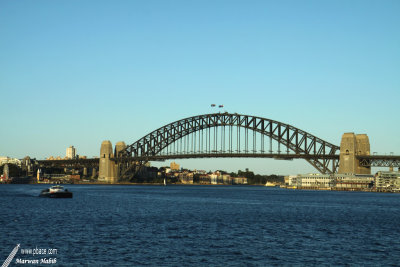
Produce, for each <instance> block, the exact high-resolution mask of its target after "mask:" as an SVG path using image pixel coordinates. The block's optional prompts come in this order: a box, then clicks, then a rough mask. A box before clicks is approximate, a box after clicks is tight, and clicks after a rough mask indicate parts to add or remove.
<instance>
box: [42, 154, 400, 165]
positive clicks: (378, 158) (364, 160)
mask: <svg viewBox="0 0 400 267" xmlns="http://www.w3.org/2000/svg"><path fill="white" fill-rule="evenodd" d="M194 158H273V159H277V160H293V159H312V158H318V159H322V160H324V159H325V160H328V159H332V160H339V155H337V154H336V155H318V156H315V155H312V154H311V155H310V154H308V155H307V154H290V153H289V154H287V153H269V154H267V153H223V152H220V153H193V154H176V155H175V154H169V155H167V154H166V155H154V156H145V157H135V158H133V157H131V158H125V157H123V158H114V159H112V160H113V161H115V162H119V163H123V162H134V161H164V160H170V159H194ZM357 158H358V159H359V160H360V165H361V166H371V167H399V168H400V156H394V155H369V156H357ZM38 164H39V166H40V167H50V168H51V167H53V168H55V167H59V168H84V167H87V168H96V167H98V166H99V158H93V159H66V160H65V159H64V160H38Z"/></svg>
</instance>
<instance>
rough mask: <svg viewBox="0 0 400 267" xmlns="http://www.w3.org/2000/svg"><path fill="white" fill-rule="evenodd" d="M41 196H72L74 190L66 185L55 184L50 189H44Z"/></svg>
mask: <svg viewBox="0 0 400 267" xmlns="http://www.w3.org/2000/svg"><path fill="white" fill-rule="evenodd" d="M39 197H50V198H72V192H70V191H68V190H67V189H65V188H64V186H61V185H54V186H52V187H50V188H48V189H43V190H42V192H41V193H40V195H39Z"/></svg>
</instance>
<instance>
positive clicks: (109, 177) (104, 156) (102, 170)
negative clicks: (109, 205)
mask: <svg viewBox="0 0 400 267" xmlns="http://www.w3.org/2000/svg"><path fill="white" fill-rule="evenodd" d="M112 158H114V154H113V149H112V144H111V142H110V141H108V140H106V141H103V142H102V143H101V148H100V162H99V181H102V182H108V183H114V182H115V180H116V175H115V163H114V161H112V160H111V159H112Z"/></svg>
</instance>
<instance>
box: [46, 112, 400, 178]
mask: <svg viewBox="0 0 400 267" xmlns="http://www.w3.org/2000/svg"><path fill="white" fill-rule="evenodd" d="M100 150H101V151H100V159H87V160H85V159H75V160H61V161H60V160H58V161H48V160H47V161H40V164H41V165H42V166H55V165H57V164H58V165H63V164H64V165H63V166H69V167H73V166H78V167H79V166H85V165H87V166H92V167H93V166H97V164H98V165H99V172H100V174H99V176H102V175H103V177H105V178H107V177H114V178H115V179H129V177H132V175H134V173H135V172H137V170H138V169H139V168H140V167H141V166H143V165H144V164H145V163H146V162H149V161H163V160H168V159H191V158H274V159H283V160H292V159H304V160H306V161H307V162H308V163H309V164H311V165H312V166H313V167H314V168H315V169H316V170H317V171H319V172H320V173H324V174H325V173H328V174H331V173H336V172H338V171H340V172H353V173H368V172H369V173H370V168H371V166H372V167H400V156H395V155H390V156H387V155H370V148H369V140H368V137H367V136H366V135H365V134H364V135H355V134H353V133H345V134H344V135H343V137H342V142H341V146H337V145H334V144H332V143H330V142H327V141H325V140H323V139H321V138H319V137H317V136H315V135H313V134H311V133H308V132H306V131H304V130H301V129H298V128H296V127H294V126H292V125H289V124H285V123H282V122H279V121H274V120H271V119H267V118H262V117H257V116H250V115H242V114H237V113H234V114H232V113H213V114H205V115H198V116H193V117H189V118H184V119H181V120H178V121H175V122H172V123H170V124H167V125H164V126H162V127H160V128H158V129H156V130H154V131H152V132H150V133H149V134H147V135H145V136H144V137H142V138H140V139H139V140H137V141H136V142H134V143H132V144H130V145H125V143H124V142H119V143H117V144H116V146H115V149H113V148H112V145H111V142H109V141H104V142H103V144H102V146H101V149H100ZM343 159H345V160H343ZM349 159H350V160H349ZM341 161H343V162H342V163H341ZM106 180H107V179H106Z"/></svg>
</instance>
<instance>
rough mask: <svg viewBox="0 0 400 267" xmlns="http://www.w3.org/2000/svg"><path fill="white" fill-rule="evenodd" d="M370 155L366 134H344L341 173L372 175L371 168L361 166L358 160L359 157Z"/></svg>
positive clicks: (341, 144)
mask: <svg viewBox="0 0 400 267" xmlns="http://www.w3.org/2000/svg"><path fill="white" fill-rule="evenodd" d="M369 154H370V145H369V139H368V136H367V135H366V134H357V135H355V134H354V133H344V134H343V136H342V141H341V142H340V161H339V173H356V174H371V168H370V167H363V166H360V162H359V160H358V159H357V156H363V155H369Z"/></svg>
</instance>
